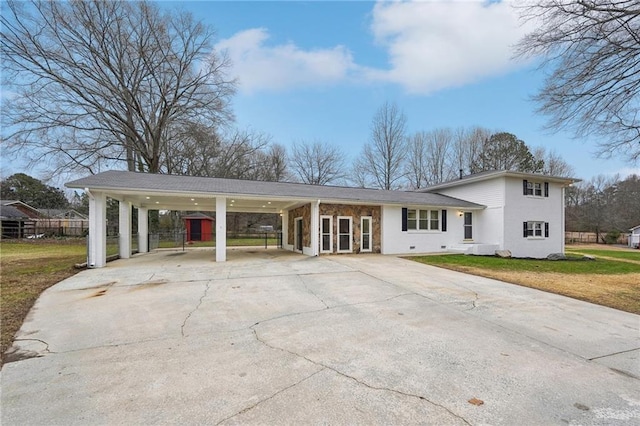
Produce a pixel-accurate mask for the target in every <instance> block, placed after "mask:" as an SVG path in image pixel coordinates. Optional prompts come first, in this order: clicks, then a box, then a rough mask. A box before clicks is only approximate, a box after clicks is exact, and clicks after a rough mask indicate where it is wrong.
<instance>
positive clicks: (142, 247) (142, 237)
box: [138, 207, 149, 253]
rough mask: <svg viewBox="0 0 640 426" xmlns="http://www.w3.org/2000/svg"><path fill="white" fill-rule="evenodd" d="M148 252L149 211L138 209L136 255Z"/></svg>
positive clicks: (143, 208) (142, 208) (144, 208)
mask: <svg viewBox="0 0 640 426" xmlns="http://www.w3.org/2000/svg"><path fill="white" fill-rule="evenodd" d="M148 252H149V209H147V208H146V207H138V253H148Z"/></svg>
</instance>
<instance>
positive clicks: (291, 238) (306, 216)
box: [287, 204, 311, 247]
mask: <svg viewBox="0 0 640 426" xmlns="http://www.w3.org/2000/svg"><path fill="white" fill-rule="evenodd" d="M298 217H301V218H302V246H303V247H311V234H310V233H309V229H311V204H305V205H304V206H300V207H297V208H295V209H293V210H289V232H288V234H289V235H287V244H289V245H294V244H295V234H294V232H295V228H294V221H295V219H296V218H298Z"/></svg>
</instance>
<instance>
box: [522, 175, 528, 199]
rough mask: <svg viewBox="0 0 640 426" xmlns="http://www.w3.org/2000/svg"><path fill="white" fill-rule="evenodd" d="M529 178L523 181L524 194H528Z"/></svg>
mask: <svg viewBox="0 0 640 426" xmlns="http://www.w3.org/2000/svg"><path fill="white" fill-rule="evenodd" d="M527 183H528V182H527V180H526V179H525V180H523V181H522V195H527Z"/></svg>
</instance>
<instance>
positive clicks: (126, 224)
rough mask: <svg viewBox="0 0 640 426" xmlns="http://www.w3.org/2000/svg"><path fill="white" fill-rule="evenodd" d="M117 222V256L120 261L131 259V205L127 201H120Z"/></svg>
mask: <svg viewBox="0 0 640 426" xmlns="http://www.w3.org/2000/svg"><path fill="white" fill-rule="evenodd" d="M118 222H119V225H120V226H119V229H120V238H119V240H118V254H119V255H120V259H128V258H130V257H131V203H130V202H129V201H120V211H119V214H118Z"/></svg>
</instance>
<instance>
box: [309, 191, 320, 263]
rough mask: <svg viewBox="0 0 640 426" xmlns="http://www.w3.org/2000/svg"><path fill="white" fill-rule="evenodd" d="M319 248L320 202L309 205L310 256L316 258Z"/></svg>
mask: <svg viewBox="0 0 640 426" xmlns="http://www.w3.org/2000/svg"><path fill="white" fill-rule="evenodd" d="M319 248H320V200H318V201H317V202H316V203H311V256H317V255H318V251H319Z"/></svg>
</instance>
